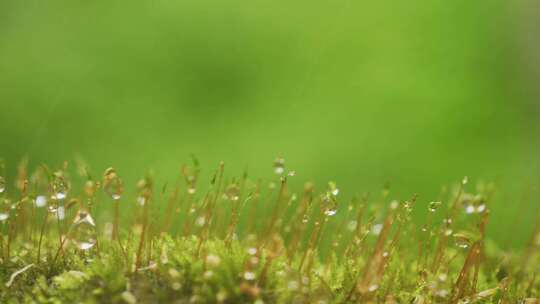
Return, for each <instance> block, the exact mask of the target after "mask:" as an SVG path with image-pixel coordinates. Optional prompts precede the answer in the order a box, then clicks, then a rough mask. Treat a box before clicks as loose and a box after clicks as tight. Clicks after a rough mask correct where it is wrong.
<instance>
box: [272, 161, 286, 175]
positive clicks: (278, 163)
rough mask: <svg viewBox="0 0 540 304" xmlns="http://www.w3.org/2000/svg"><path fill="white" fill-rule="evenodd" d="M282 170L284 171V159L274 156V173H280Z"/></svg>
mask: <svg viewBox="0 0 540 304" xmlns="http://www.w3.org/2000/svg"><path fill="white" fill-rule="evenodd" d="M283 172H285V159H283V158H276V160H275V161H274V173H275V174H278V175H281V174H283Z"/></svg>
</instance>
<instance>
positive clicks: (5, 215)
mask: <svg viewBox="0 0 540 304" xmlns="http://www.w3.org/2000/svg"><path fill="white" fill-rule="evenodd" d="M8 218H9V214H8V213H4V212H0V222H3V221H5V220H7V219H8Z"/></svg>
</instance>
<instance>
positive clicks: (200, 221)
mask: <svg viewBox="0 0 540 304" xmlns="http://www.w3.org/2000/svg"><path fill="white" fill-rule="evenodd" d="M204 223H206V218H205V217H204V216H199V217H198V218H197V220H196V221H195V224H196V225H197V226H199V227H202V226H204Z"/></svg>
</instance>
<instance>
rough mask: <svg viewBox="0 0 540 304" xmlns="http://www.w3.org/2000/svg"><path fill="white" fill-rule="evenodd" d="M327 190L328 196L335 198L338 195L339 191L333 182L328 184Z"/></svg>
mask: <svg viewBox="0 0 540 304" xmlns="http://www.w3.org/2000/svg"><path fill="white" fill-rule="evenodd" d="M328 189H329V191H330V194H332V195H333V196H337V195H338V194H339V189H338V187H337V185H336V183H335V182H328Z"/></svg>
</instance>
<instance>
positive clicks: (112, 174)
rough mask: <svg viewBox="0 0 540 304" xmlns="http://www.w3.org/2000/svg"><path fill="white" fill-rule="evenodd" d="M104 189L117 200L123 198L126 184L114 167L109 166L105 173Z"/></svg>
mask: <svg viewBox="0 0 540 304" xmlns="http://www.w3.org/2000/svg"><path fill="white" fill-rule="evenodd" d="M103 190H104V191H105V192H106V193H107V194H108V195H109V196H110V197H111V198H112V199H113V200H115V201H118V200H120V198H122V192H123V190H124V186H123V183H122V180H121V179H120V177H119V176H118V174H117V173H116V170H115V169H114V168H108V169H107V170H105V173H103Z"/></svg>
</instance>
